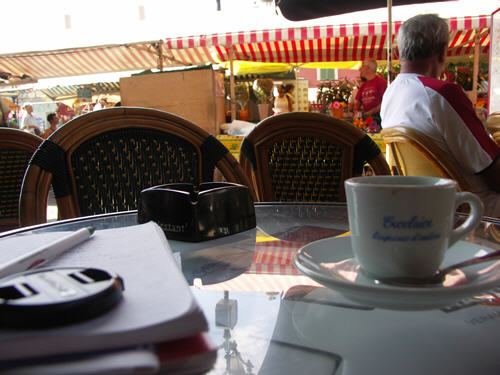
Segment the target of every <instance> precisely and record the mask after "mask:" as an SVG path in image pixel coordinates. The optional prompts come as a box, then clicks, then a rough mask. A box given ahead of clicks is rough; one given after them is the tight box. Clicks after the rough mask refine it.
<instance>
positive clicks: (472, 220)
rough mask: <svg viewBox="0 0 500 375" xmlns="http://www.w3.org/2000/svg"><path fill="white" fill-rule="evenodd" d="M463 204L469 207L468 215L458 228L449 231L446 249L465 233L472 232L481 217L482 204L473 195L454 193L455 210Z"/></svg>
mask: <svg viewBox="0 0 500 375" xmlns="http://www.w3.org/2000/svg"><path fill="white" fill-rule="evenodd" d="M463 203H467V204H468V205H469V207H470V215H469V217H468V218H467V220H465V222H464V223H463V224H462V225H460V226H459V227H458V228H455V229H453V230H452V231H451V234H450V240H449V243H448V247H451V246H452V245H453V244H454V243H455V242H457V241H458V240H459V239H461V238H462V237H464V236H465V235H466V234H467V233H469V232H472V231H473V230H474V229H476V227H477V226H478V225H479V222H480V221H481V217H482V216H483V211H484V206H483V202H481V200H480V199H479V197H478V196H477V195H475V194H472V193H469V192H461V193H456V200H455V209H457V208H458V206H460V205H461V204H463Z"/></svg>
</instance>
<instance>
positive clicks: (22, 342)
mask: <svg viewBox="0 0 500 375" xmlns="http://www.w3.org/2000/svg"><path fill="white" fill-rule="evenodd" d="M66 234H67V232H59V233H57V232H53V233H42V234H29V235H25V236H17V237H12V238H5V239H0V264H1V263H4V262H6V261H8V260H9V259H11V258H14V257H16V256H19V255H21V254H23V253H25V252H28V251H30V250H32V249H33V248H36V247H38V246H40V245H42V244H44V243H48V242H51V241H53V240H55V239H57V238H59V237H62V236H64V235H66ZM46 266H47V267H57V266H72V267H73V266H75V267H96V268H102V269H105V270H108V271H111V272H114V273H117V274H118V275H120V276H121V277H122V278H123V281H124V286H125V290H124V291H123V299H122V300H121V301H120V303H119V304H118V305H117V306H116V307H115V308H114V309H113V310H111V311H109V312H107V313H105V314H104V315H101V316H99V317H97V318H95V319H92V320H88V321H84V322H80V323H76V324H72V325H68V326H62V327H56V328H52V329H41V330H8V329H2V328H0V364H1V363H2V362H5V361H12V360H20V359H23V360H26V359H29V358H42V357H49V356H60V355H65V354H77V353H88V352H98V351H104V350H118V349H121V348H123V349H129V348H131V347H133V346H137V345H144V344H151V343H159V342H169V341H172V340H178V339H181V338H186V337H190V336H194V335H197V334H200V333H201V332H205V331H207V330H208V325H207V321H206V318H205V316H204V314H203V312H202V310H201V308H200V306H199V305H198V303H197V301H196V300H195V298H194V296H193V294H192V293H191V290H190V288H189V286H188V284H187V282H186V280H185V278H184V276H183V274H182V272H181V270H180V269H179V266H178V264H177V262H176V261H175V259H174V256H173V254H172V251H171V249H170V247H169V244H168V242H167V240H166V238H165V236H164V234H163V231H162V230H161V229H160V227H159V226H158V225H156V224H155V223H153V222H149V223H146V224H142V225H135V226H130V227H124V228H115V229H104V230H96V232H95V234H94V235H93V236H92V237H91V238H90V239H89V240H87V241H85V242H83V243H82V244H80V245H78V246H77V247H75V248H73V249H71V250H70V251H68V252H66V253H64V254H62V255H61V256H59V257H58V258H56V259H54V260H53V261H52V262H50V263H47V264H46Z"/></svg>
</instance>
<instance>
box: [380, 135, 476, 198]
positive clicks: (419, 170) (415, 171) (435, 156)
mask: <svg viewBox="0 0 500 375" xmlns="http://www.w3.org/2000/svg"><path fill="white" fill-rule="evenodd" d="M381 135H382V137H383V139H384V142H385V143H386V144H387V147H388V148H389V150H390V154H391V158H392V160H393V161H391V164H394V165H395V167H396V170H397V172H398V173H399V174H400V175H404V176H434V177H445V178H451V179H453V180H455V181H456V182H457V184H458V188H459V190H461V191H469V190H470V189H469V183H468V182H467V180H466V178H465V177H464V176H463V175H462V174H461V173H460V170H459V169H458V168H457V166H456V165H455V164H454V163H453V162H452V161H451V160H450V159H449V157H448V155H446V153H445V152H443V151H442V150H441V149H440V148H438V147H437V146H436V145H435V143H434V142H433V141H432V140H431V139H430V138H429V137H427V136H426V135H424V134H422V133H421V132H419V131H417V130H415V129H412V128H408V127H405V126H397V127H394V128H387V129H383V130H382V133H381Z"/></svg>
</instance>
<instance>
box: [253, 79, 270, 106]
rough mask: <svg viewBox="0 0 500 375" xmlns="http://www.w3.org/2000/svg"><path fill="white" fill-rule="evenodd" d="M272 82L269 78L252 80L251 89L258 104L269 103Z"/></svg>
mask: <svg viewBox="0 0 500 375" xmlns="http://www.w3.org/2000/svg"><path fill="white" fill-rule="evenodd" d="M273 87H274V82H273V80H272V79H271V78H259V79H257V80H255V81H254V84H253V91H254V93H255V95H256V96H257V100H258V102H259V103H260V104H267V103H269V99H271V96H272V94H273Z"/></svg>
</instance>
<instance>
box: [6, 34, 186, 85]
mask: <svg viewBox="0 0 500 375" xmlns="http://www.w3.org/2000/svg"><path fill="white" fill-rule="evenodd" d="M163 45H164V43H163V41H153V42H141V43H132V44H115V45H104V46H96V47H82V48H69V49H61V50H52V51H38V52H24V53H12V54H4V55H0V72H8V73H10V74H12V75H14V76H22V75H28V76H30V77H31V78H34V79H40V78H53V77H65V76H78V75H84V74H98V73H110V72H122V71H130V70H145V69H154V68H158V65H159V60H160V56H162V57H163V58H162V64H163V67H167V66H181V65H182V64H181V63H176V62H175V61H172V62H170V61H169V60H167V59H165V58H164V52H165V51H164V48H163Z"/></svg>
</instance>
